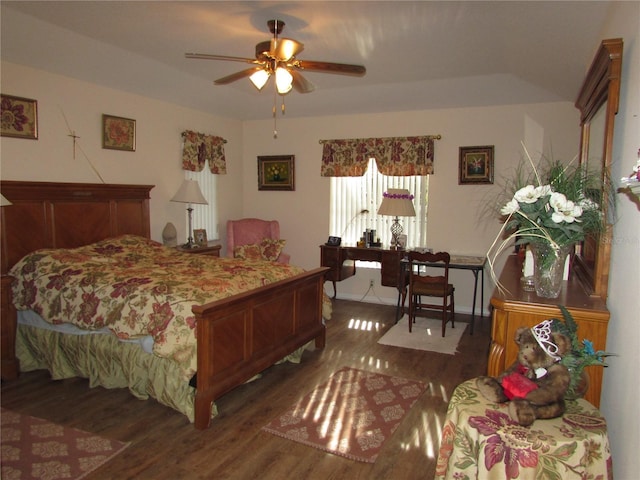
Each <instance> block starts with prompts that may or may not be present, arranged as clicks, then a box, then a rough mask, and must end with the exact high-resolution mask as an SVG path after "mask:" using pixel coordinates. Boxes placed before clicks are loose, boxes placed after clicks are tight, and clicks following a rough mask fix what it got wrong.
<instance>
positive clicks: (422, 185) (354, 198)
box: [330, 158, 429, 248]
mask: <svg viewBox="0 0 640 480" xmlns="http://www.w3.org/2000/svg"><path fill="white" fill-rule="evenodd" d="M428 184H429V177H428V176H427V175H425V176H387V175H382V174H381V173H379V172H378V168H377V166H376V162H375V159H373V158H371V159H369V163H368V166H367V171H366V172H365V174H364V175H363V176H361V177H331V205H330V229H331V233H330V235H333V236H338V237H341V238H342V244H343V245H352V246H355V245H356V243H357V241H358V240H359V239H360V237H362V236H363V232H364V231H365V230H366V229H373V230H376V237H379V238H380V241H381V242H382V245H383V247H387V248H388V247H389V245H390V243H391V223H392V220H393V217H390V216H386V215H378V214H377V211H378V207H379V206H380V203H381V202H382V194H383V193H384V192H385V191H387V189H389V188H406V189H407V190H409V193H411V194H412V195H414V197H415V198H414V200H413V203H414V208H415V210H416V216H415V217H401V218H400V223H401V224H402V227H403V232H402V233H403V234H405V235H407V247H421V246H426V242H427V198H428Z"/></svg>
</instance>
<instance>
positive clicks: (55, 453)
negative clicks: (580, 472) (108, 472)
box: [0, 408, 129, 480]
mask: <svg viewBox="0 0 640 480" xmlns="http://www.w3.org/2000/svg"><path fill="white" fill-rule="evenodd" d="M0 419H1V420H2V431H1V432H0V437H1V440H2V442H1V443H2V450H1V458H2V460H1V469H2V473H1V475H2V480H13V479H16V480H17V479H20V480H28V479H40V480H57V479H63V478H64V479H67V480H70V479H71V480H73V479H79V478H84V477H85V476H86V475H87V474H89V473H91V472H92V471H94V470H95V469H96V468H98V467H100V466H101V465H103V464H104V463H105V462H107V461H108V460H110V459H111V458H113V457H114V456H115V455H117V454H118V453H120V452H122V451H123V450H124V449H125V448H127V446H128V445H129V444H128V443H123V442H118V441H115V440H108V439H106V438H102V437H99V436H97V435H93V434H91V433H88V432H83V431H82V430H77V429H75V428H67V427H63V426H62V425H56V424H54V423H51V422H48V421H46V420H43V419H41V418H35V417H31V416H29V415H21V414H19V413H16V412H12V411H11V410H6V409H4V408H3V409H1V410H0Z"/></svg>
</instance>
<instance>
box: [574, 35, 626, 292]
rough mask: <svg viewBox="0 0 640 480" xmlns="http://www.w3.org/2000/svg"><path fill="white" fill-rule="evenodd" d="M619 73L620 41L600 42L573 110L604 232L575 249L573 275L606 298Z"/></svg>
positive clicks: (581, 152) (591, 290)
mask: <svg viewBox="0 0 640 480" xmlns="http://www.w3.org/2000/svg"><path fill="white" fill-rule="evenodd" d="M621 71H622V39H621V38H615V39H609V40H604V41H603V42H602V43H601V44H600V48H599V49H598V51H597V53H596V55H595V57H594V59H593V63H592V64H591V67H590V68H589V71H588V72H587V75H586V77H585V79H584V83H583V84H582V88H581V89H580V93H579V95H578V99H577V100H576V103H575V105H576V107H577V108H578V109H579V110H580V125H581V130H582V131H581V136H580V162H581V164H584V165H586V166H587V168H588V169H589V171H590V172H594V173H597V174H598V175H599V176H600V178H602V185H603V187H602V191H599V192H594V197H595V198H599V199H600V204H601V205H602V208H603V211H604V215H605V218H606V219H607V229H606V231H605V232H603V233H601V234H600V235H596V236H590V237H588V238H586V239H585V240H584V242H581V243H580V244H579V245H577V248H576V254H575V258H574V263H573V266H574V272H575V274H576V276H577V277H578V279H579V280H580V281H581V283H582V284H583V285H584V287H585V289H586V290H587V293H589V294H590V295H597V296H599V297H602V299H603V300H606V298H607V289H608V285H609V257H610V253H611V231H612V227H611V222H612V214H613V212H610V211H608V208H607V207H608V202H607V201H606V199H607V198H608V197H609V194H610V191H611V189H612V188H613V185H611V184H610V182H609V180H610V178H609V175H608V172H609V167H610V165H611V158H612V148H613V125H614V120H615V116H616V113H618V103H619V97H620V74H621Z"/></svg>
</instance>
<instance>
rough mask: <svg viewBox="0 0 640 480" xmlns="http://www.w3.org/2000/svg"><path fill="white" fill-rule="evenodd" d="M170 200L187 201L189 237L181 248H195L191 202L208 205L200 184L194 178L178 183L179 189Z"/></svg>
mask: <svg viewBox="0 0 640 480" xmlns="http://www.w3.org/2000/svg"><path fill="white" fill-rule="evenodd" d="M171 201H172V202H180V203H188V204H189V206H188V207H187V212H188V214H189V238H188V240H187V243H185V244H184V245H183V248H195V247H196V244H195V243H194V241H193V229H192V226H191V214H192V213H193V208H191V204H192V203H195V204H199V205H208V204H209V202H207V199H206V198H204V195H202V191H201V190H200V186H199V185H198V182H197V181H196V180H185V181H184V182H182V185H180V189H179V190H178V192H177V193H176V194H175V195H174V196H173V198H172V199H171Z"/></svg>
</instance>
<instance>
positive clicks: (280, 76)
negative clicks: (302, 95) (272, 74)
mask: <svg viewBox="0 0 640 480" xmlns="http://www.w3.org/2000/svg"><path fill="white" fill-rule="evenodd" d="M276 88H277V89H278V93H279V94H280V95H286V94H287V93H289V92H290V91H291V89H292V88H293V75H291V73H290V72H289V70H287V69H286V68H284V67H278V68H276Z"/></svg>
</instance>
